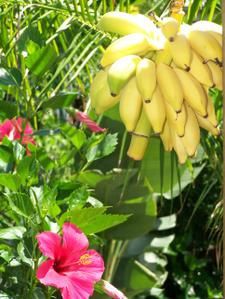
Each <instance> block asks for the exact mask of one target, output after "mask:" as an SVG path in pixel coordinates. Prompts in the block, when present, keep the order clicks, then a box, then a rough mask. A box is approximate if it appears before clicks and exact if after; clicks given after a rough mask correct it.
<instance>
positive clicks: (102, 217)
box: [60, 207, 129, 235]
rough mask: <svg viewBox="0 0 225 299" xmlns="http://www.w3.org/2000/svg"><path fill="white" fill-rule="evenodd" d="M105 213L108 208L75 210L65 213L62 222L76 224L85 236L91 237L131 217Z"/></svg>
mask: <svg viewBox="0 0 225 299" xmlns="http://www.w3.org/2000/svg"><path fill="white" fill-rule="evenodd" d="M105 211H106V207H100V208H92V207H91V208H84V209H74V210H72V211H71V212H67V213H65V214H64V215H63V216H62V217H61V219H60V222H61V223H63V222H64V221H65V219H69V220H70V221H72V222H74V223H76V225H77V226H78V227H79V228H80V229H81V230H82V231H83V232H84V233H85V234H88V235H89V234H94V233H98V232H101V231H104V230H106V229H108V228H110V227H113V226H115V225H118V224H120V223H122V222H124V221H126V220H127V218H128V217H129V215H110V214H103V213H104V212H105Z"/></svg>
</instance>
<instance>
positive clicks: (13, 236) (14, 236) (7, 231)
mask: <svg viewBox="0 0 225 299" xmlns="http://www.w3.org/2000/svg"><path fill="white" fill-rule="evenodd" d="M25 232H26V228H25V227H23V226H12V227H9V228H1V229H0V239H6V240H19V239H22V238H23V235H24V233H25Z"/></svg>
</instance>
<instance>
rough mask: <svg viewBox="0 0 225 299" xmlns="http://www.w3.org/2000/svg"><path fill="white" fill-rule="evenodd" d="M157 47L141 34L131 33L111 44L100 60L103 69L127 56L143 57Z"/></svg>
mask: <svg viewBox="0 0 225 299" xmlns="http://www.w3.org/2000/svg"><path fill="white" fill-rule="evenodd" d="M157 48H158V46H157V45H156V43H154V42H153V41H152V40H151V39H150V38H148V37H147V36H146V35H144V34H143V33H132V34H129V35H126V36H123V37H121V38H119V39H117V40H115V41H114V42H112V43H111V44H110V45H109V46H108V48H107V49H106V50H105V52H104V54H103V57H102V59H101V65H102V66H103V67H105V66H107V65H109V64H112V63H113V62H115V61H116V60H117V59H119V58H121V57H124V56H127V55H143V54H146V53H147V52H149V51H150V50H156V49H157Z"/></svg>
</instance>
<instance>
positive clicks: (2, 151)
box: [0, 145, 14, 172]
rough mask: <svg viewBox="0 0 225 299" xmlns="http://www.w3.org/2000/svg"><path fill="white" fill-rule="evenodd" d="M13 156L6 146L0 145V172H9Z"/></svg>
mask: <svg viewBox="0 0 225 299" xmlns="http://www.w3.org/2000/svg"><path fill="white" fill-rule="evenodd" d="M13 162H14V159H13V155H12V151H11V149H10V148H9V147H8V146H5V145H0V171H1V172H9V171H11V170H12V168H13Z"/></svg>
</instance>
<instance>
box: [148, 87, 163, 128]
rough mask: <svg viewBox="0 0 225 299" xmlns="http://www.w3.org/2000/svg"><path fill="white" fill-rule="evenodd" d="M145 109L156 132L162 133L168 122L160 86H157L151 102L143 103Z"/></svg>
mask: <svg viewBox="0 0 225 299" xmlns="http://www.w3.org/2000/svg"><path fill="white" fill-rule="evenodd" d="M143 108H144V111H145V113H146V115H147V117H148V119H149V122H150V124H151V126H152V128H153V130H154V132H155V133H161V132H162V131H163V126H164V123H165V120H166V110H165V104H164V99H163V96H162V94H161V91H160V88H159V86H156V88H155V91H154V92H153V95H152V100H151V102H149V101H144V102H143Z"/></svg>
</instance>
